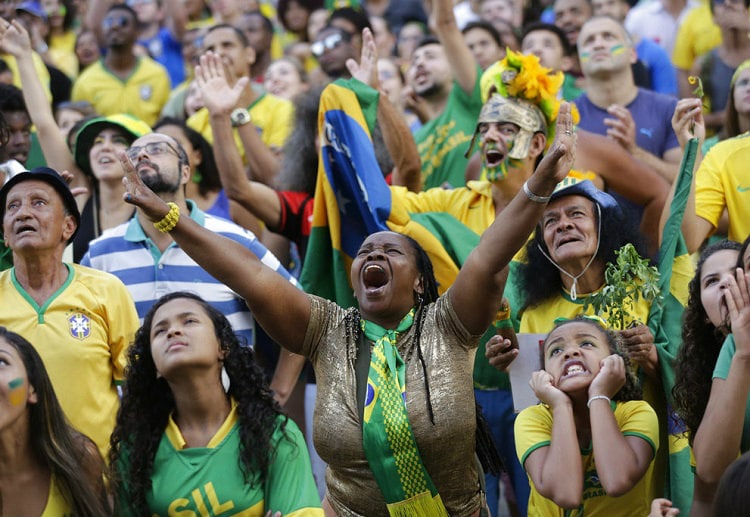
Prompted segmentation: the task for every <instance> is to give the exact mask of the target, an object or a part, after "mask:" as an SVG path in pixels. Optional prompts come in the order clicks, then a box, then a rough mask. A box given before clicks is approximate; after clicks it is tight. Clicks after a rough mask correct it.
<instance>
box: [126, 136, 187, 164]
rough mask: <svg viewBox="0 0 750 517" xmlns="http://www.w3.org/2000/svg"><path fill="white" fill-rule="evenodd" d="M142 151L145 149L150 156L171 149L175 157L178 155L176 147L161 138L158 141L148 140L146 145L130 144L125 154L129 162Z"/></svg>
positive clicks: (164, 152)
mask: <svg viewBox="0 0 750 517" xmlns="http://www.w3.org/2000/svg"><path fill="white" fill-rule="evenodd" d="M142 151H146V154H147V155H149V156H150V157H154V156H159V155H161V154H167V153H168V152H169V151H172V152H173V153H174V154H175V155H177V157H179V156H180V153H178V152H177V149H175V148H174V146H173V145H172V144H170V143H169V142H165V141H163V140H162V141H159V142H149V143H147V144H146V145H131V146H130V148H129V149H128V150H127V151H125V154H126V155H127V156H128V158H129V159H130V161H131V162H134V161H136V160H137V159H138V155H139V154H141V152H142Z"/></svg>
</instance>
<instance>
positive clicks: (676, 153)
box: [576, 16, 682, 211]
mask: <svg viewBox="0 0 750 517" xmlns="http://www.w3.org/2000/svg"><path fill="white" fill-rule="evenodd" d="M578 56H579V59H580V62H581V71H582V72H583V75H584V77H585V78H586V93H585V94H584V95H582V96H581V97H579V98H578V99H576V105H577V106H578V109H579V110H580V112H581V123H580V127H581V128H582V129H586V130H588V131H591V132H593V133H597V134H600V135H606V136H607V137H609V138H610V139H612V140H614V141H615V142H617V143H618V144H620V146H622V147H623V148H624V149H625V150H627V151H628V152H629V153H630V154H632V155H633V156H634V157H635V158H637V159H639V160H641V161H643V162H645V163H647V164H648V165H650V166H651V167H653V168H654V169H655V170H656V171H657V172H658V173H659V174H660V175H661V176H663V177H664V178H665V179H666V180H667V181H669V182H670V183H671V182H672V181H673V180H674V178H675V176H676V174H677V165H678V164H679V162H680V159H681V158H682V152H681V151H680V147H679V143H678V142H677V136H676V135H675V133H674V131H673V130H672V114H673V113H674V108H675V105H676V104H677V99H675V98H673V97H669V96H666V95H662V94H658V93H654V92H652V91H649V90H645V89H643V88H638V86H636V84H635V81H634V79H633V71H632V68H631V64H632V63H633V62H634V61H635V60H636V59H637V55H636V51H635V49H634V47H633V41H632V40H631V39H630V36H629V35H628V33H627V31H626V30H625V28H624V27H623V26H622V24H620V23H619V22H618V21H617V20H615V19H614V18H610V17H608V16H594V17H593V18H590V19H589V20H588V21H587V22H586V23H584V24H583V27H581V31H580V33H579V36H578ZM620 201H621V199H618V202H620ZM621 204H622V203H621ZM626 211H627V210H626Z"/></svg>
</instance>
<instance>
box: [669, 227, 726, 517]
mask: <svg viewBox="0 0 750 517" xmlns="http://www.w3.org/2000/svg"><path fill="white" fill-rule="evenodd" d="M739 250H740V244H739V243H737V242H734V241H727V240H724V241H719V242H716V243H714V244H712V245H710V246H708V247H707V248H706V249H705V250H703V252H702V253H701V255H700V258H699V259H698V265H697V267H696V269H695V276H694V277H693V279H692V280H691V281H690V284H688V294H689V298H688V304H687V307H685V314H684V316H683V318H684V319H683V325H682V346H681V347H680V349H679V352H678V353H677V359H676V360H675V384H674V387H673V388H672V395H673V396H674V401H675V410H676V411H677V414H678V415H680V418H681V419H682V421H683V422H684V423H685V426H686V427H687V431H688V442H689V443H690V445H692V444H693V440H694V439H695V433H696V432H697V431H698V427H699V426H700V424H701V421H702V420H703V414H704V413H705V412H706V405H707V404H708V398H709V395H710V394H711V382H712V379H711V374H712V372H713V368H714V366H715V365H716V359H718V357H719V351H721V345H722V343H724V339H725V338H726V337H727V335H728V334H729V321H728V319H727V317H728V313H727V306H726V303H725V302H724V300H723V297H724V292H725V290H726V277H727V276H729V275H732V276H733V275H734V270H735V265H736V264H737V257H738V256H739ZM715 489H716V486H715V485H708V484H706V483H704V482H702V481H701V479H700V478H699V477H696V478H695V481H694V488H693V505H692V507H691V510H690V515H694V516H695V517H699V516H701V515H710V510H711V501H712V499H713V494H714V491H715Z"/></svg>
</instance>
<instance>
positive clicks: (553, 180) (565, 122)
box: [450, 102, 576, 334]
mask: <svg viewBox="0 0 750 517" xmlns="http://www.w3.org/2000/svg"><path fill="white" fill-rule="evenodd" d="M555 131H556V133H555V135H556V136H555V140H554V142H553V143H552V146H551V147H550V149H549V151H548V152H547V154H546V155H545V157H544V159H543V160H542V161H541V163H539V166H538V167H537V168H536V170H535V171H534V174H533V175H532V176H531V178H529V180H528V181H527V182H526V184H525V185H524V188H523V189H522V191H521V192H519V193H518V194H516V197H515V198H513V200H512V201H511V202H510V203H509V204H508V206H507V207H505V209H504V210H503V211H502V212H501V213H500V214H499V215H498V216H497V217H496V218H495V221H494V222H493V223H492V225H490V227H489V228H487V230H485V232H484V233H483V234H482V238H481V239H480V241H479V245H477V247H476V248H474V250H473V251H472V252H471V254H470V255H469V257H468V258H467V259H466V262H465V263H464V265H463V267H462V268H461V271H460V272H459V273H458V276H457V277H456V281H455V282H454V283H453V286H452V287H451V289H450V295H451V299H452V301H453V307H455V310H456V313H457V314H458V317H459V318H460V319H461V321H462V322H463V324H464V325H465V326H466V328H467V329H468V330H469V331H470V332H472V333H473V334H481V333H483V332H484V331H485V330H487V327H488V326H489V325H490V323H491V322H492V319H493V318H494V316H495V314H496V313H497V309H498V307H500V303H501V301H502V296H503V289H504V286H505V276H506V275H505V272H504V271H503V270H504V269H505V268H506V267H507V266H508V264H509V263H510V261H511V259H512V258H513V255H515V254H516V252H517V251H518V250H519V249H520V248H521V246H523V244H524V243H525V242H526V240H527V239H528V237H529V234H530V233H531V231H532V230H533V229H534V226H536V224H537V222H538V221H539V218H540V217H541V215H542V214H543V213H544V209H545V208H546V206H547V202H548V200H549V195H550V194H551V193H552V191H553V190H554V188H555V186H556V185H557V183H558V182H560V181H562V180H563V178H565V176H567V175H568V172H569V171H570V167H571V166H572V165H573V162H574V161H575V148H576V135H575V133H574V131H573V118H572V116H571V113H570V104H568V103H566V102H564V103H562V104H561V105H560V113H559V115H558V117H557V125H556V130H555Z"/></svg>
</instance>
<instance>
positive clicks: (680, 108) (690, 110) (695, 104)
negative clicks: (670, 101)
mask: <svg viewBox="0 0 750 517" xmlns="http://www.w3.org/2000/svg"><path fill="white" fill-rule="evenodd" d="M672 129H674V132H675V134H676V135H677V141H678V142H680V148H681V149H685V146H686V145H687V143H688V140H690V139H691V138H697V139H698V141H699V142H700V143H701V144H702V143H703V141H704V140H705V139H706V122H705V120H703V104H702V101H701V100H700V99H698V98H696V97H688V98H685V99H680V100H679V101H677V105H676V106H675V108H674V114H673V115H672Z"/></svg>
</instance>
